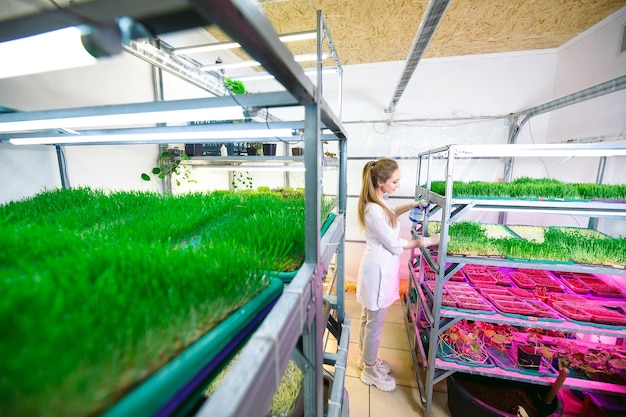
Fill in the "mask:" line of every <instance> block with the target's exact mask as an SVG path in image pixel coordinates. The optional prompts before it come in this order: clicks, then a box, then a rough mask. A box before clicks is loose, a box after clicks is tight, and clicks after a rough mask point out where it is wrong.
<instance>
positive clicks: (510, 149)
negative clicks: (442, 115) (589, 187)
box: [450, 143, 626, 158]
mask: <svg viewBox="0 0 626 417" xmlns="http://www.w3.org/2000/svg"><path fill="white" fill-rule="evenodd" d="M450 150H451V151H453V152H454V156H455V157H456V158H465V157H539V156H541V157H598V156H623V155H626V143H621V144H615V143H606V144H605V143H593V144H576V145H565V144H538V145H523V144H507V145H504V144H494V145H452V146H450Z"/></svg>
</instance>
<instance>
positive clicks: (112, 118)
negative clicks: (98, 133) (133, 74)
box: [0, 106, 244, 133]
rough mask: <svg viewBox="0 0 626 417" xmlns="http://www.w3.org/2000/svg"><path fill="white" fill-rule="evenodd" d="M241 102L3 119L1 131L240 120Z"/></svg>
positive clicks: (241, 114)
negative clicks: (74, 115) (12, 119)
mask: <svg viewBox="0 0 626 417" xmlns="http://www.w3.org/2000/svg"><path fill="white" fill-rule="evenodd" d="M243 118H244V116H243V110H242V108H241V107H240V106H229V107H212V108H201V109H184V110H164V111H154V112H135V113H121V114H106V115H89V116H83V117H80V116H76V117H65V118H53V119H40V120H20V121H15V122H4V123H0V132H2V133H12V132H21V131H29V130H31V131H32V130H45V129H84V128H88V127H116V126H140V125H145V124H157V123H187V122H191V121H196V120H203V121H204V120H240V119H243Z"/></svg>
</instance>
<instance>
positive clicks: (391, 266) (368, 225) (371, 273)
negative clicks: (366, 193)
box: [356, 203, 407, 311]
mask: <svg viewBox="0 0 626 417" xmlns="http://www.w3.org/2000/svg"><path fill="white" fill-rule="evenodd" d="M365 242H366V244H367V246H366V247H365V251H364V252H363V258H362V259H361V265H360V267H359V273H358V275H357V290H356V299H357V301H358V303H359V304H361V305H362V306H364V307H365V308H367V309H368V310H373V311H376V310H379V309H381V308H387V307H389V306H390V305H391V304H393V303H394V301H396V300H397V299H399V298H400V295H399V292H400V275H399V274H400V255H401V254H402V251H403V250H404V249H403V248H402V247H403V246H406V244H407V241H406V239H401V238H400V222H398V223H397V224H396V227H395V228H392V227H391V226H390V225H389V222H388V220H387V215H386V213H385V211H384V210H383V208H382V207H380V206H379V205H378V204H374V203H367V204H366V206H365Z"/></svg>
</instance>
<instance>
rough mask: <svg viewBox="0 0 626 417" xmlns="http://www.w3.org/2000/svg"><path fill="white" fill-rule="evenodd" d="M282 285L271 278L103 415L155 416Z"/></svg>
mask: <svg viewBox="0 0 626 417" xmlns="http://www.w3.org/2000/svg"><path fill="white" fill-rule="evenodd" d="M283 288H284V285H283V283H282V282H281V281H280V280H278V279H275V278H270V282H269V286H268V287H267V288H266V289H265V290H263V291H261V293H260V294H259V295H257V296H256V297H255V298H253V299H252V300H250V301H249V302H248V303H246V304H245V305H244V306H242V307H241V308H239V309H238V310H236V311H235V312H234V313H233V314H231V315H230V316H228V317H227V318H226V319H225V320H224V321H222V322H221V323H220V324H218V325H217V326H215V327H214V328H213V329H211V330H210V331H209V332H208V333H207V334H206V335H204V336H203V337H202V338H200V340H198V341H197V342H196V343H194V344H193V345H191V346H190V347H188V348H187V349H186V350H184V351H183V352H182V353H181V354H180V355H178V356H177V357H176V358H175V359H174V360H172V361H171V362H169V363H168V364H166V365H165V366H163V368H161V369H160V370H159V371H157V372H156V373H154V374H153V375H152V376H151V377H149V378H148V379H147V380H146V381H145V382H143V383H142V384H141V385H139V386H138V387H137V388H135V389H134V390H132V391H131V392H130V393H129V394H128V395H126V396H125V397H124V398H122V399H121V400H120V401H118V402H117V403H116V404H114V405H113V406H112V407H110V408H109V409H107V410H106V411H105V412H104V413H103V414H102V416H103V417H126V416H127V417H135V416H148V415H154V414H155V413H156V412H157V411H159V410H160V409H161V407H163V406H164V405H165V404H166V403H167V402H168V401H169V400H170V399H171V398H172V397H173V396H175V395H176V394H177V393H178V392H179V391H180V390H181V389H182V388H183V387H184V386H185V385H186V384H187V383H188V382H189V381H191V379H193V378H194V377H195V376H196V375H197V374H198V373H199V372H200V371H201V370H202V368H203V367H205V366H206V365H207V364H208V363H209V362H210V361H211V360H213V358H215V357H216V356H217V355H218V354H219V353H220V351H221V350H222V349H224V348H225V347H226V346H227V345H228V343H229V342H230V341H231V340H233V338H234V337H235V336H237V335H238V334H239V333H240V332H241V331H242V329H243V328H245V327H246V326H247V325H248V324H249V323H250V322H251V321H252V320H253V319H254V318H255V317H257V315H258V314H259V312H260V311H261V310H263V309H264V308H265V307H266V306H267V305H268V304H270V303H271V302H272V301H273V300H275V299H276V298H277V297H278V296H279V295H280V294H281V293H282V291H283Z"/></svg>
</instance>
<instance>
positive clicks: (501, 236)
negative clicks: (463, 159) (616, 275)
mask: <svg viewBox="0 0 626 417" xmlns="http://www.w3.org/2000/svg"><path fill="white" fill-rule="evenodd" d="M428 227H429V234H434V233H437V232H439V230H440V227H441V225H440V223H439V222H429V224H428ZM448 236H449V242H448V245H447V253H448V255H459V256H468V257H471V256H487V257H496V258H498V257H499V258H502V259H512V260H524V261H527V262H532V261H542V262H552V263H563V264H568V263H569V264H571V263H577V264H586V265H603V266H608V267H617V268H618V269H623V268H624V267H626V237H619V238H613V237H610V236H607V235H605V234H603V233H600V232H597V231H595V230H591V229H578V228H573V227H559V226H527V225H507V226H503V225H490V224H483V223H479V222H474V221H459V222H455V223H452V224H450V225H449V228H448ZM616 272H617V271H616Z"/></svg>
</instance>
